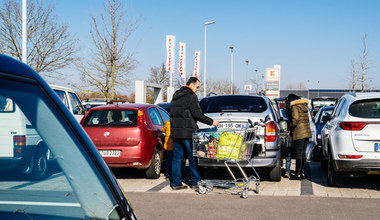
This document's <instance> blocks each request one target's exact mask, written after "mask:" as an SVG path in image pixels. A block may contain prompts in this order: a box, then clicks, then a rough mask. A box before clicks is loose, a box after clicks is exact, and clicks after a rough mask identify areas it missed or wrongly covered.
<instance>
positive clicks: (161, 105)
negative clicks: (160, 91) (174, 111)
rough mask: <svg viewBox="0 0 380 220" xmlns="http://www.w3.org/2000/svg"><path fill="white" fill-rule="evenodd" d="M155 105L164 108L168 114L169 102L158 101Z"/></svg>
mask: <svg viewBox="0 0 380 220" xmlns="http://www.w3.org/2000/svg"><path fill="white" fill-rule="evenodd" d="M157 105H158V106H160V107H161V108H163V109H165V111H166V112H167V113H169V114H170V102H164V103H158V104H157Z"/></svg>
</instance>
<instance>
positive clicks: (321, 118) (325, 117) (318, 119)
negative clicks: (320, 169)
mask: <svg viewBox="0 0 380 220" xmlns="http://www.w3.org/2000/svg"><path fill="white" fill-rule="evenodd" d="M334 108H335V106H324V107H322V108H320V109H319V110H318V112H317V113H316V115H315V117H314V123H315V127H316V131H317V132H316V133H317V143H318V146H317V147H316V148H315V149H314V155H315V156H320V155H321V153H322V151H321V146H322V142H321V138H322V137H321V131H322V128H323V126H325V124H326V123H327V121H329V120H330V116H331V114H332V112H333V111H334Z"/></svg>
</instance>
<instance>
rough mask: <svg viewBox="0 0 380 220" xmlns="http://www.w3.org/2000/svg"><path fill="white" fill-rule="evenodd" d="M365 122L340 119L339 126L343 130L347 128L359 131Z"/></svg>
mask: <svg viewBox="0 0 380 220" xmlns="http://www.w3.org/2000/svg"><path fill="white" fill-rule="evenodd" d="M366 125H367V123H365V122H362V121H342V122H339V127H341V128H342V129H343V130H349V131H360V130H362V129H363V128H364V127H365V126H366Z"/></svg>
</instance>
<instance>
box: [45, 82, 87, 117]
mask: <svg viewBox="0 0 380 220" xmlns="http://www.w3.org/2000/svg"><path fill="white" fill-rule="evenodd" d="M49 86H50V87H51V88H52V89H53V90H54V91H55V93H57V95H58V97H59V98H60V99H61V100H62V102H63V104H65V106H66V107H67V108H68V109H69V110H70V112H71V113H72V114H73V115H74V117H75V119H76V120H77V121H78V122H80V121H81V120H82V118H83V116H84V114H85V113H86V110H85V108H84V107H83V105H82V103H81V101H80V100H79V98H78V96H77V94H76V93H75V92H74V91H73V90H72V89H69V88H66V87H63V86H57V85H52V84H49Z"/></svg>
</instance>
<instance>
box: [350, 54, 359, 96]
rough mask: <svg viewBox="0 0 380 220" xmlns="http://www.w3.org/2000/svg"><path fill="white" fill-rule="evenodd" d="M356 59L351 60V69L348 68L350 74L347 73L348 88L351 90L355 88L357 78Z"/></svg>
mask: <svg viewBox="0 0 380 220" xmlns="http://www.w3.org/2000/svg"><path fill="white" fill-rule="evenodd" d="M357 64H358V63H357V61H356V60H351V69H350V75H349V79H348V81H349V89H350V90H351V91H353V92H354V91H355V89H356V83H357V80H358V73H357V70H356V65H357Z"/></svg>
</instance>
